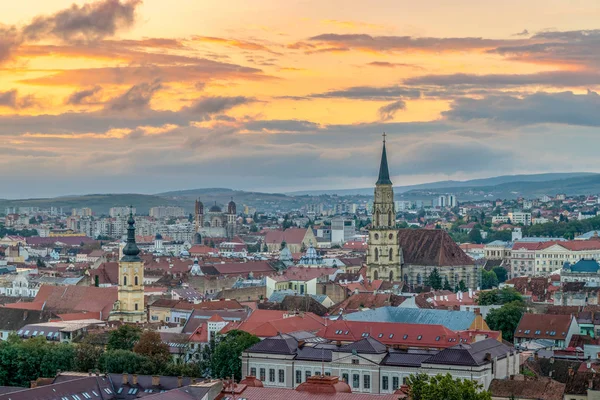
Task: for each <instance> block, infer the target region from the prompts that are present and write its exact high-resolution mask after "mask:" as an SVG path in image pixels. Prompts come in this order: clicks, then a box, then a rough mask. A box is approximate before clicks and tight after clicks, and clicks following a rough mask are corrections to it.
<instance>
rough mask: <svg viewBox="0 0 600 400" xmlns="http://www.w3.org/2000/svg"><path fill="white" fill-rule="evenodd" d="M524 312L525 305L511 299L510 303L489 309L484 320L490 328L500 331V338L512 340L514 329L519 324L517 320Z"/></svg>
mask: <svg viewBox="0 0 600 400" xmlns="http://www.w3.org/2000/svg"><path fill="white" fill-rule="evenodd" d="M524 312H525V307H524V305H523V303H522V302H519V301H513V302H511V303H507V304H504V305H503V306H502V307H500V308H498V309H495V310H491V311H490V312H489V313H488V315H487V317H486V318H485V322H486V323H487V324H488V326H489V327H490V329H492V330H494V331H501V332H502V338H503V339H504V340H508V341H509V342H512V341H513V337H514V334H515V329H517V326H518V325H519V321H520V320H521V317H522V316H523V313H524Z"/></svg>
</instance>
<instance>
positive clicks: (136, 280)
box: [133, 276, 139, 286]
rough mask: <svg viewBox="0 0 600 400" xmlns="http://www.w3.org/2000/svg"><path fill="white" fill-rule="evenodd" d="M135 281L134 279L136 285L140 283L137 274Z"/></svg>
mask: <svg viewBox="0 0 600 400" xmlns="http://www.w3.org/2000/svg"><path fill="white" fill-rule="evenodd" d="M133 281H134V285H136V286H137V285H139V283H138V277H137V276H136V277H135V278H133Z"/></svg>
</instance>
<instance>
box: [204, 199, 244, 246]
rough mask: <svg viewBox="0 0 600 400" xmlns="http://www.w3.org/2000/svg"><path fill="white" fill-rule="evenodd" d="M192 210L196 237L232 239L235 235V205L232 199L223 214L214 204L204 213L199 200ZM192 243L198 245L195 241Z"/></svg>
mask: <svg viewBox="0 0 600 400" xmlns="http://www.w3.org/2000/svg"><path fill="white" fill-rule="evenodd" d="M194 210H195V216H194V222H195V226H196V236H197V237H198V236H200V237H208V238H227V239H233V237H234V236H235V235H236V234H237V221H236V218H237V215H236V205H235V203H234V202H233V199H232V200H231V201H230V202H229V204H228V205H227V212H223V211H222V209H221V207H220V206H219V205H217V203H216V202H215V204H214V205H212V206H211V207H210V208H209V209H208V212H206V213H205V210H204V204H203V203H202V202H201V201H200V200H196V204H195V207H194ZM194 242H195V243H197V244H199V243H200V242H199V241H198V240H197V239H195V240H194Z"/></svg>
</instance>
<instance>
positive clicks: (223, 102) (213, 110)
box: [182, 96, 256, 115]
mask: <svg viewBox="0 0 600 400" xmlns="http://www.w3.org/2000/svg"><path fill="white" fill-rule="evenodd" d="M255 101H256V100H255V99H253V98H250V97H244V96H234V97H224V96H215V97H202V98H200V99H198V100H196V101H195V102H194V104H192V105H191V106H189V107H184V108H183V109H182V111H184V112H186V113H190V114H193V115H211V114H217V113H220V112H223V111H226V110H229V109H231V108H233V107H236V106H239V105H242V104H249V103H253V102H255Z"/></svg>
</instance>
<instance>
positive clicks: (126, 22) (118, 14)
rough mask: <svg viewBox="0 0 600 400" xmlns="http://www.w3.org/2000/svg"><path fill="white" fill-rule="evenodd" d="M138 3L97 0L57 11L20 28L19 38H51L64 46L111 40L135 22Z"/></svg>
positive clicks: (139, 2)
mask: <svg viewBox="0 0 600 400" xmlns="http://www.w3.org/2000/svg"><path fill="white" fill-rule="evenodd" d="M140 4H141V1H140V0H126V1H125V2H121V1H120V0H99V1H96V2H93V3H88V4H84V5H83V6H78V5H76V4H73V5H71V7H70V8H67V9H64V10H61V11H59V12H57V13H55V14H53V15H49V16H38V17H36V18H34V19H33V21H32V22H31V23H30V24H28V25H27V26H25V27H24V28H23V36H24V37H25V39H26V40H29V41H38V40H41V39H45V38H47V37H48V36H52V37H55V38H58V39H60V40H63V41H65V42H73V41H85V42H89V41H95V40H99V39H102V38H105V37H109V36H113V35H114V34H115V33H116V32H117V31H118V30H120V29H123V28H129V27H131V26H132V25H133V23H134V22H135V9H136V7H137V6H138V5H140Z"/></svg>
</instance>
